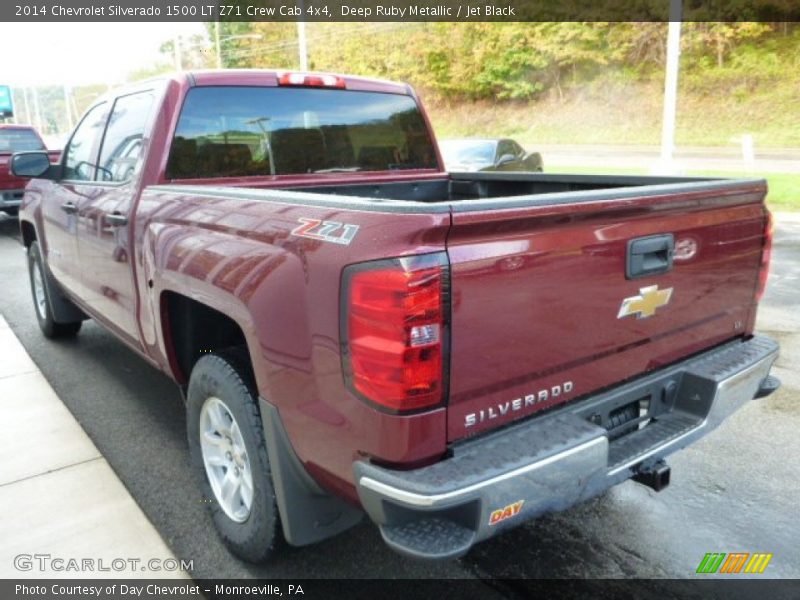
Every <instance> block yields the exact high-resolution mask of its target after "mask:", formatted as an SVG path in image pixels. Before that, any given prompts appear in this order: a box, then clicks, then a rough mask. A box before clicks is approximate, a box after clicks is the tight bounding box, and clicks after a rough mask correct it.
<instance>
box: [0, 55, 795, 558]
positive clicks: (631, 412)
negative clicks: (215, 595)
mask: <svg viewBox="0 0 800 600" xmlns="http://www.w3.org/2000/svg"><path fill="white" fill-rule="evenodd" d="M441 165H442V162H441V158H440V156H439V153H438V151H437V147H436V144H435V140H434V136H433V134H432V132H431V129H430V125H429V123H428V121H427V118H426V116H425V113H424V112H423V110H422V107H421V106H420V104H419V102H418V100H417V98H416V97H415V95H414V93H413V92H412V90H411V89H410V88H409V87H408V86H407V85H404V84H397V83H391V82H386V81H375V80H368V79H362V78H357V77H345V76H337V75H328V74H316V73H286V72H268V71H224V72H202V73H183V74H180V75H176V76H174V77H170V78H165V79H159V80H153V81H148V82H145V83H140V84H136V85H133V86H131V87H128V88H126V89H124V90H121V91H118V92H116V93H113V94H111V95H109V96H108V97H106V98H104V99H103V100H101V101H99V102H97V103H96V104H95V105H94V106H92V107H91V108H90V109H89V111H88V112H87V113H86V115H85V116H84V117H83V119H82V121H81V122H80V124H79V125H78V126H77V128H76V129H75V131H74V133H73V134H72V137H71V139H70V140H69V143H68V144H67V146H66V149H65V151H64V153H63V157H62V159H61V161H60V162H59V163H58V164H51V163H50V162H49V161H48V159H47V155H46V154H43V153H36V152H33V153H23V154H17V155H15V156H14V158H13V169H14V171H15V172H16V173H17V174H18V175H21V176H27V177H34V178H36V179H34V180H33V181H32V182H31V183H30V184H29V185H28V187H27V189H26V193H25V197H24V201H23V205H22V209H21V213H20V218H21V228H22V237H23V240H24V243H25V246H27V248H28V260H29V267H30V274H31V289H32V292H33V298H34V304H35V313H36V316H37V318H38V320H39V324H40V325H41V329H42V331H43V332H44V334H45V335H47V336H51V337H52V336H63V335H74V334H76V333H77V332H78V330H79V329H80V326H81V322H82V320H84V319H86V318H88V317H92V318H93V319H95V320H96V321H97V322H98V323H100V324H102V325H103V326H104V327H106V328H107V329H108V330H109V331H111V332H112V333H113V334H115V335H116V336H117V337H119V338H120V339H121V340H122V341H123V342H125V343H126V344H127V345H129V346H130V347H131V348H133V349H134V350H135V351H136V352H138V353H139V354H140V355H141V356H142V357H143V358H144V359H145V360H147V361H148V362H150V363H152V364H153V365H154V366H155V367H157V368H159V369H161V370H162V371H164V372H166V373H168V374H169V375H170V376H171V377H173V378H174V379H175V380H176V381H177V382H178V384H179V385H180V386H181V388H182V389H183V391H184V393H185V398H186V410H187V422H188V428H187V430H188V437H189V446H190V451H191V456H192V459H193V462H194V465H195V467H196V469H197V472H198V475H199V476H200V478H201V481H202V486H203V490H204V493H205V494H206V497H207V498H208V499H209V500H210V501H211V502H210V507H211V509H210V510H211V515H212V518H213V521H214V523H215V525H216V527H217V528H218V530H219V533H220V535H221V536H222V538H223V539H224V540H225V542H226V543H227V544H228V546H229V547H230V548H231V549H232V550H233V551H234V552H235V553H236V554H238V555H239V556H241V557H243V558H245V559H248V560H253V561H259V560H263V559H265V558H267V557H268V556H269V555H270V553H271V551H272V550H273V549H274V548H275V543H276V541H277V540H278V539H279V537H280V536H284V537H285V539H286V540H287V541H288V542H289V543H290V544H293V545H304V544H309V543H312V542H315V541H318V540H321V539H323V538H326V537H329V536H331V535H334V534H336V533H338V532H340V531H342V530H344V529H346V528H348V527H350V526H351V525H353V524H354V523H356V522H357V521H359V519H361V518H362V516H363V514H364V513H366V514H367V515H368V516H369V518H370V519H371V520H372V521H374V522H375V523H376V524H377V525H378V526H379V527H380V530H381V533H382V535H383V538H384V540H385V541H386V543H387V544H389V545H390V546H391V547H392V548H394V549H396V550H398V551H400V552H403V553H405V554H408V555H412V556H417V557H426V558H445V557H454V556H458V555H461V554H463V553H465V552H466V551H467V550H468V549H469V548H470V547H471V546H472V545H473V544H474V543H476V542H479V541H481V540H483V539H486V538H488V537H490V536H492V535H494V534H496V533H498V532H501V531H503V530H504V529H506V528H508V527H512V526H514V525H517V524H519V523H521V522H523V521H525V520H526V519H530V518H532V517H535V516H537V515H541V514H543V513H545V512H549V511H556V510H562V509H565V508H567V507H569V506H571V505H573V504H575V503H577V502H580V501H582V500H584V499H587V498H590V497H592V496H595V495H597V494H599V493H601V492H602V491H603V490H605V489H607V488H609V487H610V486H612V485H614V484H617V483H620V482H622V481H624V480H626V479H629V478H635V479H636V480H637V481H640V482H641V483H644V484H646V485H650V486H651V487H653V488H656V489H659V488H660V487H663V486H664V485H666V484H667V483H668V480H669V468H668V467H667V466H666V464H665V462H664V458H665V457H666V456H667V455H669V454H670V453H672V452H674V451H676V450H678V449H680V448H682V447H684V446H686V445H688V444H690V443H692V442H694V441H695V440H697V439H698V438H700V437H702V436H704V435H705V434H707V433H708V432H709V431H711V430H713V429H714V428H716V427H717V426H718V425H719V424H720V423H721V422H722V421H723V420H724V419H725V418H726V417H728V416H729V415H730V414H731V413H732V412H734V411H736V410H738V409H739V408H741V407H742V406H744V405H745V404H746V403H747V402H748V401H750V400H751V399H753V398H757V397H760V396H764V395H766V394H768V393H770V392H771V391H773V390H774V389H775V388H777V386H778V385H779V383H778V381H777V380H776V379H775V378H773V377H771V376H770V375H769V371H770V366H771V365H772V362H773V361H774V360H775V357H776V356H777V353H778V346H777V345H776V343H775V342H773V341H772V340H770V339H768V338H765V337H761V336H756V335H754V332H753V329H754V322H755V317H756V306H757V303H758V300H759V298H760V296H761V293H762V291H763V289H764V285H765V282H766V277H767V269H768V262H769V256H770V239H771V230H770V217H769V214H768V213H767V211H766V209H765V206H764V196H765V193H766V185H765V182H764V181H763V180H721V179H693V178H678V177H674V178H654V177H611V176H596V177H595V176H576V175H550V174H530V173H469V174H467V173H462V174H449V173H447V172H445V171H444V170H443V169H442V166H441Z"/></svg>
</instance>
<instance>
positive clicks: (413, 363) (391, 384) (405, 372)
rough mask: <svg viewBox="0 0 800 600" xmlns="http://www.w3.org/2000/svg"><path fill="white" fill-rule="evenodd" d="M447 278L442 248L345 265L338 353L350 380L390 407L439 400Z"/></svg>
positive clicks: (412, 406)
mask: <svg viewBox="0 0 800 600" xmlns="http://www.w3.org/2000/svg"><path fill="white" fill-rule="evenodd" d="M448 292H449V282H448V268H447V260H446V256H445V255H444V254H426V255H422V256H415V257H407V258H398V259H391V260H382V261H376V262H371V263H363V264H358V265H352V266H350V267H347V268H346V269H345V272H344V278H343V285H342V310H343V314H342V350H343V353H342V356H343V361H344V372H345V379H346V381H347V383H348V386H349V387H350V388H351V389H352V390H353V391H354V392H355V393H356V394H357V395H358V396H359V397H361V398H362V399H365V400H367V401H369V402H372V403H374V404H375V405H377V406H378V407H379V408H382V409H384V410H389V411H391V412H405V411H414V410H420V409H427V408H431V407H434V406H437V405H440V404H442V402H443V401H444V393H445V383H446V381H445V365H446V356H445V349H446V344H447V341H448V340H447V336H448V326H447V322H448V313H449V301H448V297H449V293H448Z"/></svg>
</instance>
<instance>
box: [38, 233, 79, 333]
mask: <svg viewBox="0 0 800 600" xmlns="http://www.w3.org/2000/svg"><path fill="white" fill-rule="evenodd" d="M28 276H29V277H30V280H31V294H32V295H33V307H34V309H35V311H36V320H37V321H39V329H41V330H42V333H43V334H44V336H45V337H48V338H61V337H73V336H75V335H77V333H78V331H80V329H81V325H82V321H71V322H69V323H57V322H56V320H55V317H54V316H53V309H52V303H51V299H50V292H49V290H48V288H47V282H46V279H45V277H46V275H45V267H44V259H43V258H42V250H41V248H40V247H39V242H33V243H32V244H31V245H30V247H29V248H28Z"/></svg>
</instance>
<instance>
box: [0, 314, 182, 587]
mask: <svg viewBox="0 0 800 600" xmlns="http://www.w3.org/2000/svg"><path fill="white" fill-rule="evenodd" d="M0 348H2V349H3V352H2V360H0V418H2V419H3V421H4V422H5V423H6V424H8V425H9V426H8V427H6V428H4V434H3V435H2V436H0V455H1V456H3V459H2V461H0V506H1V507H2V508H3V510H2V511H0V578H15V579H16V578H37V579H38V578H58V579H61V578H92V579H94V578H118V577H125V578H139V577H147V578H159V579H160V578H186V577H188V574H187V573H186V572H185V571H182V570H179V569H178V570H176V568H172V566H173V564H175V566H176V567H180V561H176V559H175V556H174V555H173V553H172V551H171V550H170V549H169V548H168V547H167V545H166V544H165V543H164V540H162V539H161V536H160V535H159V533H158V531H156V529H155V527H153V525H152V523H150V521H149V520H148V519H147V516H146V515H145V514H144V513H143V512H142V510H141V508H139V506H138V505H137V504H136V502H135V501H134V499H133V498H132V497H131V495H130V494H129V493H128V490H127V489H126V488H125V486H124V485H123V484H122V482H121V481H120V480H119V478H118V477H117V476H116V474H115V473H114V471H113V470H112V469H111V467H110V465H109V464H108V462H107V461H106V460H105V458H103V456H102V455H101V454H100V452H99V451H98V450H97V448H96V447H95V445H94V444H93V443H92V441H91V440H90V439H89V436H87V435H86V433H85V432H84V431H83V429H82V428H81V426H80V425H79V424H78V422H77V421H76V420H75V418H74V417H73V416H72V414H71V413H70V412H69V410H67V407H66V406H65V405H64V404H63V403H62V402H61V400H60V399H59V398H58V396H57V395H56V393H55V392H54V391H53V388H52V387H50V384H49V383H48V382H47V380H46V379H45V378H44V376H43V375H42V373H41V371H39V369H38V368H37V366H36V364H35V363H34V362H33V360H31V358H30V356H28V353H27V352H26V351H25V348H23V346H22V344H21V343H20V342H19V340H18V339H17V337H16V336H15V335H14V333H13V332H12V331H11V328H10V327H9V326H8V324H7V323H6V321H5V319H3V317H2V316H0ZM37 555H38V557H37ZM151 560H152V561H154V562H152V563H151V562H150V561H151ZM135 561H138V562H135ZM155 561H158V563H156V562H155ZM173 561H174V563H173ZM89 565H91V566H89Z"/></svg>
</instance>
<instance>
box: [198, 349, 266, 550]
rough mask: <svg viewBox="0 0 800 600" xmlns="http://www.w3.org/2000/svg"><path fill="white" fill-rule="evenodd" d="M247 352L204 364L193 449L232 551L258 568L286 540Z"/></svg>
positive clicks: (207, 495)
mask: <svg viewBox="0 0 800 600" xmlns="http://www.w3.org/2000/svg"><path fill="white" fill-rule="evenodd" d="M248 364H249V363H248V362H247V359H246V358H245V353H243V352H239V351H235V352H225V353H219V354H208V355H206V356H203V357H202V358H200V360H198V361H197V363H196V364H195V366H194V368H193V369H192V374H191V377H190V378H189V389H188V391H187V395H186V400H187V407H186V409H187V432H188V437H189V451H190V453H191V458H192V463H193V465H194V468H195V471H196V473H197V475H198V477H199V478H200V483H201V486H202V491H203V495H204V501H205V502H206V503H207V504H208V507H209V510H210V513H211V518H212V520H213V522H214V525H215V526H216V528H217V532H218V533H219V535H220V537H221V538H222V540H223V542H224V543H225V545H227V546H228V548H229V549H230V550H231V552H233V553H234V554H235V555H236V556H238V557H240V558H243V559H245V560H247V561H250V562H254V563H259V562H264V561H265V560H267V559H268V558H269V557H270V556H271V555H272V553H273V552H274V550H275V548H276V546H277V545H278V544H279V543H280V541H281V539H282V534H281V531H280V520H279V516H278V506H277V502H276V499H275V490H274V487H273V484H272V476H271V473H270V465H269V459H268V457H267V449H266V442H265V439H264V431H263V427H262V425H261V417H260V414H259V410H258V400H257V398H258V396H257V394H256V391H255V385H254V382H253V380H252V376H251V374H250V369H249V367H248Z"/></svg>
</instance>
